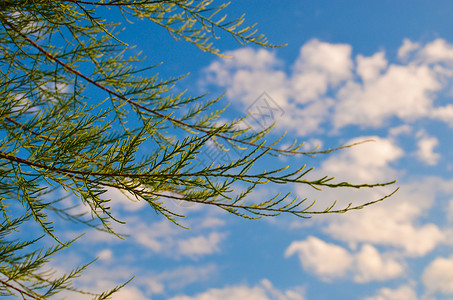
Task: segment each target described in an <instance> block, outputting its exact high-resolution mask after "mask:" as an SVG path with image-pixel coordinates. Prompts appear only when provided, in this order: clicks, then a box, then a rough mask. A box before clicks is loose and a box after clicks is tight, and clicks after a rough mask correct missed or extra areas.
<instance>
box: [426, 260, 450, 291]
mask: <svg viewBox="0 0 453 300" xmlns="http://www.w3.org/2000/svg"><path fill="white" fill-rule="evenodd" d="M422 280H423V284H424V285H425V287H426V289H427V291H428V293H430V294H435V293H441V294H447V295H453V256H451V257H449V258H444V257H438V258H436V259H435V260H434V261H432V262H431V263H430V264H429V266H428V267H427V268H426V269H425V271H424V272H423V276H422Z"/></svg>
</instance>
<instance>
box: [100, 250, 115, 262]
mask: <svg viewBox="0 0 453 300" xmlns="http://www.w3.org/2000/svg"><path fill="white" fill-rule="evenodd" d="M97 257H98V258H99V259H100V260H104V261H110V260H112V258H113V252H112V250H110V249H104V250H102V251H101V252H99V253H98V255H97Z"/></svg>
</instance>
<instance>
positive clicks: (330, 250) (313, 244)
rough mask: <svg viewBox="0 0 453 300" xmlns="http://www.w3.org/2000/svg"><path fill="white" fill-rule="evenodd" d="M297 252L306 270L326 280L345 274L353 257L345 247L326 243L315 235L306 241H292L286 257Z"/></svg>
mask: <svg viewBox="0 0 453 300" xmlns="http://www.w3.org/2000/svg"><path fill="white" fill-rule="evenodd" d="M293 254H297V255H298V257H299V260H300V263H301V264H302V267H303V268H304V270H306V271H308V272H312V273H314V274H316V275H318V276H320V277H321V278H322V279H324V280H330V279H332V278H335V277H343V276H345V274H346V272H347V271H348V269H349V268H350V267H351V265H352V262H353V258H352V256H351V254H350V253H349V252H348V251H347V250H346V249H344V248H343V247H340V246H337V245H334V244H329V243H326V242H324V241H322V240H320V239H318V238H316V237H314V236H309V237H308V238H307V239H306V240H305V241H297V242H292V243H291V245H290V246H289V247H288V248H287V249H286V251H285V257H289V256H291V255H293Z"/></svg>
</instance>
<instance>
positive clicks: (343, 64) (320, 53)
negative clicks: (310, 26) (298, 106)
mask: <svg viewBox="0 0 453 300" xmlns="http://www.w3.org/2000/svg"><path fill="white" fill-rule="evenodd" d="M351 52H352V48H351V46H350V45H347V44H329V43H325V42H321V41H319V40H316V39H314V40H311V41H309V42H308V43H306V44H305V45H304V46H302V48H301V49H300V55H299V58H298V59H297V60H296V62H295V64H294V67H293V72H294V73H293V75H292V81H291V89H292V90H293V97H294V99H295V100H296V102H299V103H306V102H307V101H313V100H318V98H320V97H321V96H322V95H323V94H325V93H326V92H327V89H328V87H329V86H337V85H338V84H339V83H341V82H343V81H344V80H346V79H348V78H350V77H351V76H352V67H353V62H352V60H351Z"/></svg>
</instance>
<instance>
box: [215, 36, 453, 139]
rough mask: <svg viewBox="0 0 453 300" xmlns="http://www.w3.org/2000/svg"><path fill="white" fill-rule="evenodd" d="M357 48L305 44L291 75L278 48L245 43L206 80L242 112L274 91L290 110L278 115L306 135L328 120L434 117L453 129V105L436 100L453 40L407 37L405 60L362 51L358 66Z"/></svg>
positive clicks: (450, 71)
mask: <svg viewBox="0 0 453 300" xmlns="http://www.w3.org/2000/svg"><path fill="white" fill-rule="evenodd" d="M351 53H352V47H351V46H350V45H348V44H331V43H327V42H322V41H319V40H317V39H313V40H311V41H309V42H307V43H306V44H304V45H303V46H302V47H301V49H300V53H299V57H298V58H297V59H296V61H295V62H294V63H293V64H292V68H290V69H292V72H284V71H283V63H282V62H281V61H280V60H278V58H277V57H276V54H275V52H269V51H267V50H263V49H261V50H259V51H255V50H253V49H250V48H245V49H240V50H236V51H231V52H229V54H230V55H231V56H232V57H233V58H232V59H223V60H219V61H216V62H214V63H212V64H211V65H210V66H209V67H208V68H206V81H207V82H210V83H214V84H216V85H218V86H221V87H225V88H227V89H228V91H229V93H228V94H227V96H228V98H229V99H230V100H232V101H235V102H236V103H242V109H246V108H247V107H248V106H249V105H250V104H251V102H252V101H254V100H255V99H256V97H258V95H259V94H261V93H262V92H263V91H267V92H268V93H269V95H270V96H271V97H272V98H273V99H274V100H275V101H276V102H277V103H278V105H280V106H281V107H282V108H283V109H284V110H285V115H284V117H282V118H280V119H277V120H275V121H277V125H278V127H280V128H282V129H285V130H293V131H295V132H297V133H298V134H301V135H306V134H308V133H312V132H316V131H322V130H324V129H325V128H324V126H325V125H327V124H328V123H333V125H334V127H335V129H336V130H338V129H341V128H343V127H345V126H348V125H358V126H361V127H380V126H383V125H384V124H386V123H387V122H388V121H389V120H392V119H394V118H397V119H400V120H402V121H404V122H412V121H415V120H417V119H420V118H432V119H438V120H441V121H443V122H446V123H448V124H450V125H451V126H453V121H452V120H453V105H451V104H447V105H444V106H436V105H435V101H436V99H437V94H438V92H439V91H441V90H442V89H444V88H445V87H447V86H448V85H449V82H450V81H451V78H453V45H451V44H449V43H447V42H446V41H445V40H443V39H437V40H435V41H433V42H431V43H428V44H426V45H424V46H422V45H420V44H418V43H414V42H412V41H410V40H409V39H405V40H404V41H403V44H402V46H401V47H400V49H399V50H398V58H399V59H400V60H401V61H403V63H389V62H388V60H387V59H386V57H385V52H384V51H379V52H377V53H375V54H373V55H371V56H364V55H361V54H358V55H357V56H356V58H355V61H356V63H355V64H354V60H353V59H352V58H351ZM354 74H356V75H358V76H354ZM307 111H309V113H307ZM304 112H305V113H304Z"/></svg>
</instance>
